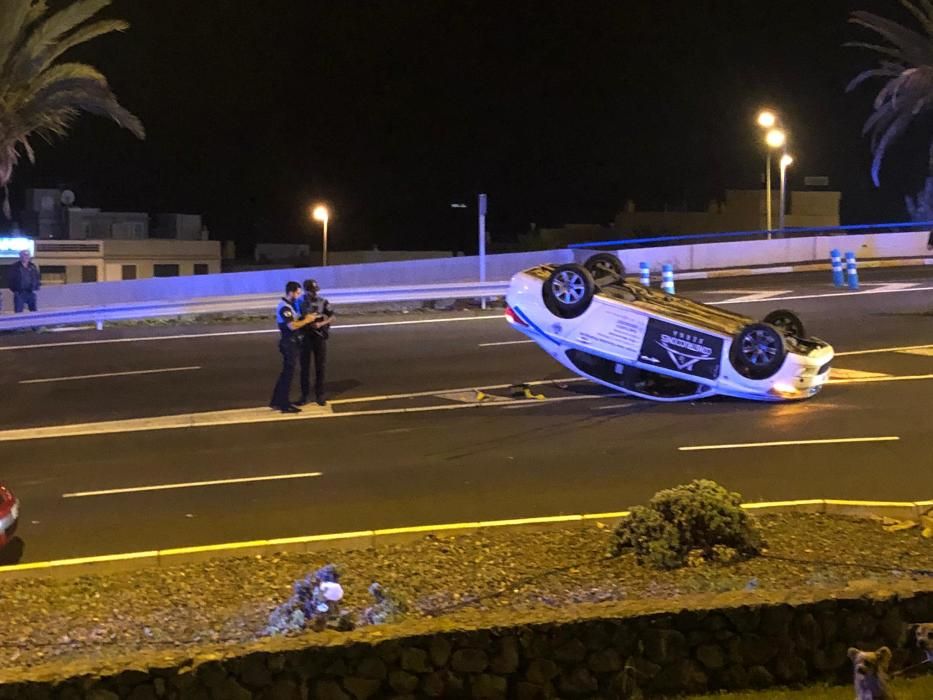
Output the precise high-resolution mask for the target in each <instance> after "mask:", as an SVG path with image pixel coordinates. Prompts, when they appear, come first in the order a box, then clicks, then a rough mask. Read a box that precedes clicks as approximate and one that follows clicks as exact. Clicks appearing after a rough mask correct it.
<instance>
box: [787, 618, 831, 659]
mask: <svg viewBox="0 0 933 700" xmlns="http://www.w3.org/2000/svg"><path fill="white" fill-rule="evenodd" d="M791 636H792V637H793V640H794V646H795V647H796V648H797V649H799V650H800V651H813V650H814V649H817V648H818V647H819V646H820V644H822V642H823V630H822V629H821V628H820V624H819V623H818V622H817V621H816V618H815V617H813V614H812V613H809V612H805V613H803V614H801V615H799V616H798V617H797V619H796V620H795V621H794V625H793V632H792V635H791Z"/></svg>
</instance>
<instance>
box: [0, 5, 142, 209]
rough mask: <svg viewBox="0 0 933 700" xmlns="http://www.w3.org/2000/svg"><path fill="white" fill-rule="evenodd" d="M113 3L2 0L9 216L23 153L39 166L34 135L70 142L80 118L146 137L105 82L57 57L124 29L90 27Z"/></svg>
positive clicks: (2, 137)
mask: <svg viewBox="0 0 933 700" xmlns="http://www.w3.org/2000/svg"><path fill="white" fill-rule="evenodd" d="M109 4H110V0H76V1H75V2H72V3H71V4H70V5H68V6H66V7H64V8H63V9H61V10H59V11H57V12H51V13H50V12H49V7H48V5H47V4H46V1H45V0H0V187H3V189H4V201H3V212H4V214H5V215H6V217H7V218H8V219H9V218H10V203H9V196H8V195H7V185H8V184H9V182H10V179H11V178H12V176H13V169H14V168H15V167H16V164H17V162H18V161H19V158H20V155H21V153H25V154H26V157H28V158H29V160H30V161H33V162H34V161H35V151H34V150H33V146H32V143H31V141H30V140H31V139H32V138H33V137H34V136H38V137H40V138H43V139H45V140H46V141H50V140H51V139H52V138H53V137H55V136H59V137H62V136H65V135H66V134H67V132H68V127H69V126H70V125H71V123H72V122H73V121H74V119H75V118H76V117H77V116H78V115H79V114H80V113H81V112H89V113H91V114H98V115H101V116H106V117H110V118H111V119H113V120H114V121H115V122H116V123H117V124H119V125H120V126H122V127H123V128H125V129H129V130H130V131H131V132H132V133H133V134H135V135H136V136H137V137H139V138H140V139H142V138H145V131H144V129H143V125H142V122H140V121H139V119H137V118H136V117H135V116H134V115H133V114H131V113H130V112H128V111H127V110H126V109H124V108H123V107H122V106H121V105H120V103H119V102H118V101H117V98H116V96H115V95H114V94H113V92H112V91H111V90H110V86H109V85H108V84H107V78H106V77H104V75H103V74H102V73H100V72H99V71H98V70H97V69H95V68H93V67H92V66H89V65H86V64H84V63H67V62H63V61H60V60H59V59H60V58H61V57H62V55H63V54H65V53H66V52H67V51H68V50H70V49H72V48H74V47H75V46H78V45H79V44H83V43H85V42H86V41H90V40H91V39H94V38H96V37H99V36H101V35H103V34H109V33H110V32H117V31H123V30H125V29H126V28H127V27H128V26H129V25H128V24H127V23H126V22H123V21H121V20H97V21H90V20H92V19H93V18H94V16H95V15H97V14H98V13H99V12H100V11H101V10H102V9H104V8H105V7H107V6H108V5H109Z"/></svg>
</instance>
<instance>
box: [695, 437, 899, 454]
mask: <svg viewBox="0 0 933 700" xmlns="http://www.w3.org/2000/svg"><path fill="white" fill-rule="evenodd" d="M895 440H900V438H899V437H896V436H888V437H862V438H832V439H828V440H781V441H779V442H737V443H733V444H728V445H690V446H688V447H678V448H677V449H678V450H679V451H680V452H698V451H700V450H741V449H746V448H749V447H787V446H789V445H839V444H844V443H850V442H892V441H895Z"/></svg>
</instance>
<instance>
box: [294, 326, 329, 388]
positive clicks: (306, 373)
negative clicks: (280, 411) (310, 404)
mask: <svg viewBox="0 0 933 700" xmlns="http://www.w3.org/2000/svg"><path fill="white" fill-rule="evenodd" d="M312 354H313V355H314V396H315V398H318V399H322V398H324V370H325V369H326V368H327V338H322V337H321V336H319V335H317V334H316V333H306V334H305V336H304V337H303V338H302V339H301V354H300V359H301V396H302V398H308V397H309V396H311V355H312Z"/></svg>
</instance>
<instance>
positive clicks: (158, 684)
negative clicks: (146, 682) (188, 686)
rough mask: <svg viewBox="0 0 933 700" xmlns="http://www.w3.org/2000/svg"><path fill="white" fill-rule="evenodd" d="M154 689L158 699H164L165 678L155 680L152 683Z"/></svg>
mask: <svg viewBox="0 0 933 700" xmlns="http://www.w3.org/2000/svg"><path fill="white" fill-rule="evenodd" d="M152 687H153V688H155V692H156V697H160V698H161V697H163V696H164V695H165V690H166V687H167V686H166V683H165V679H164V678H155V679H153V681H152Z"/></svg>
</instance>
